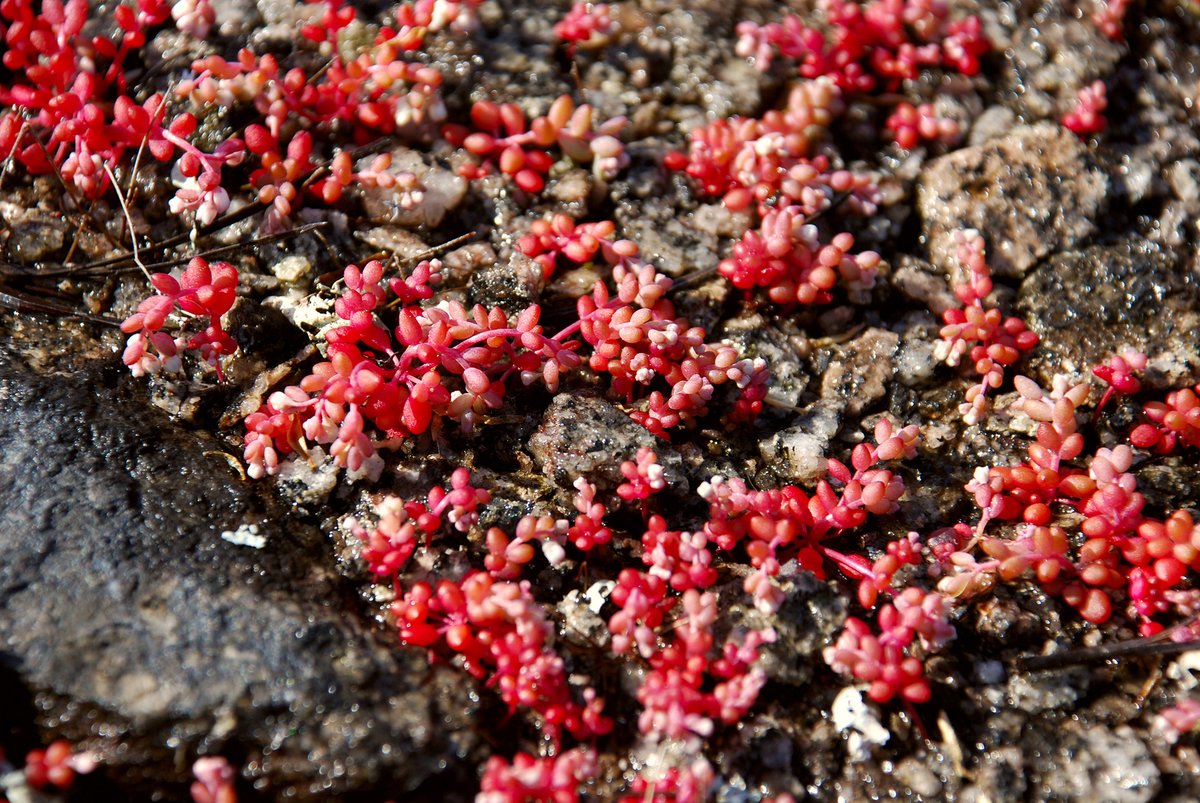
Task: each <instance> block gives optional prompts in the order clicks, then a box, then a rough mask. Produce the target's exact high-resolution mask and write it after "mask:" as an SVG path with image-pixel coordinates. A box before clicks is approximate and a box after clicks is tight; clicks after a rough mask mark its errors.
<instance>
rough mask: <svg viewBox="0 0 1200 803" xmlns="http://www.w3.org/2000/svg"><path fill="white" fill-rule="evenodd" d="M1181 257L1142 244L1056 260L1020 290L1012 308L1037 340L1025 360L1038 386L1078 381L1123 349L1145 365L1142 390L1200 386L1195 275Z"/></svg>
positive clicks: (1198, 282) (1199, 294) (1198, 280)
mask: <svg viewBox="0 0 1200 803" xmlns="http://www.w3.org/2000/svg"><path fill="white" fill-rule="evenodd" d="M1182 261H1183V260H1182V255H1180V254H1177V253H1172V252H1170V251H1168V250H1166V249H1164V248H1161V247H1159V246H1157V245H1155V244H1153V243H1150V242H1146V241H1133V242H1125V243H1120V244H1117V245H1112V246H1096V247H1093V248H1088V249H1085V250H1083V251H1070V252H1066V253H1062V254H1057V255H1055V256H1053V257H1051V258H1050V259H1048V260H1047V261H1046V263H1045V264H1044V265H1042V266H1040V267H1039V268H1038V269H1037V270H1035V271H1034V272H1033V273H1031V274H1030V275H1029V276H1028V277H1027V278H1026V279H1025V282H1024V283H1023V284H1022V286H1021V291H1020V298H1021V303H1020V305H1019V308H1020V309H1021V311H1022V313H1024V314H1026V315H1027V316H1028V317H1027V318H1026V320H1027V321H1028V322H1029V325H1030V327H1032V328H1033V330H1034V331H1036V332H1037V333H1038V334H1039V335H1040V336H1041V338H1042V340H1041V343H1040V344H1039V348H1038V351H1037V354H1036V355H1033V356H1032V357H1031V359H1030V360H1029V365H1030V367H1031V369H1032V370H1033V371H1034V372H1036V376H1037V378H1038V380H1039V381H1041V382H1043V383H1045V382H1047V381H1049V380H1050V378H1051V377H1053V375H1054V374H1056V373H1064V372H1070V373H1075V374H1079V375H1082V374H1083V373H1084V372H1085V371H1086V370H1087V369H1088V368H1089V367H1090V366H1092V365H1097V364H1099V363H1101V362H1103V361H1104V360H1105V359H1107V355H1109V354H1117V353H1119V352H1121V351H1124V350H1125V349H1130V348H1132V349H1136V350H1138V351H1141V352H1143V353H1144V354H1146V356H1147V357H1148V358H1149V364H1148V365H1147V376H1146V380H1147V384H1148V385H1149V386H1151V387H1156V388H1160V389H1164V388H1173V387H1179V386H1180V385H1192V384H1195V383H1196V381H1197V380H1198V379H1200V276H1198V275H1197V274H1196V272H1195V271H1194V270H1193V269H1192V268H1191V267H1190V266H1188V265H1185V264H1181V263H1182Z"/></svg>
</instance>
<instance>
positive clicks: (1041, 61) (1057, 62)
mask: <svg viewBox="0 0 1200 803" xmlns="http://www.w3.org/2000/svg"><path fill="white" fill-rule="evenodd" d="M1122 49H1123V48H1122V46H1121V45H1120V44H1118V43H1117V42H1114V41H1112V40H1110V39H1109V38H1108V37H1106V36H1105V35H1104V34H1103V33H1102V32H1101V31H1100V29H1099V28H1097V27H1096V25H1095V23H1093V22H1092V20H1091V19H1089V18H1088V16H1087V15H1086V14H1082V15H1081V14H1077V13H1076V9H1075V8H1074V7H1072V6H1071V5H1070V4H1068V3H1061V2H1055V1H1054V0H1050V1H1049V2H1042V3H1041V4H1040V5H1039V6H1038V8H1037V10H1036V11H1035V12H1034V13H1033V15H1032V19H1031V20H1030V21H1029V23H1027V24H1025V25H1022V26H1021V28H1020V30H1019V32H1018V33H1017V36H1016V41H1014V42H1013V47H1012V50H1011V51H1010V52H1009V54H1007V56H1008V57H1007V58H1006V59H1005V62H1004V69H1003V70H1002V72H1001V79H1000V81H1001V85H1002V86H1004V87H1005V88H1007V89H1009V90H1011V95H1009V97H1011V98H1012V101H1011V104H1012V106H1014V107H1015V109H1016V111H1017V114H1018V115H1020V116H1021V117H1022V118H1024V119H1026V120H1036V119H1039V118H1047V117H1050V118H1055V119H1058V118H1061V117H1062V115H1063V114H1065V113H1066V112H1068V111H1070V110H1071V109H1073V108H1074V107H1075V104H1076V102H1077V99H1078V95H1079V90H1080V89H1082V88H1083V87H1085V86H1088V85H1089V84H1091V83H1092V82H1093V81H1095V80H1096V79H1097V78H1103V77H1105V76H1106V75H1108V74H1110V73H1111V72H1112V69H1113V67H1114V66H1116V63H1117V60H1118V59H1120V57H1121V51H1122Z"/></svg>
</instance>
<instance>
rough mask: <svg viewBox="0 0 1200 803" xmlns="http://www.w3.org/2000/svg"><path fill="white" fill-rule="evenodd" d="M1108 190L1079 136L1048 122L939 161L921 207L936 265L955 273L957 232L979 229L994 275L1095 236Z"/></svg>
mask: <svg viewBox="0 0 1200 803" xmlns="http://www.w3.org/2000/svg"><path fill="white" fill-rule="evenodd" d="M1108 193H1109V179H1108V176H1107V175H1106V174H1105V173H1104V172H1103V171H1102V170H1100V168H1099V167H1097V166H1096V164H1095V162H1094V160H1093V159H1092V157H1091V156H1090V155H1089V154H1088V152H1087V151H1086V149H1085V148H1084V147H1083V145H1082V144H1080V142H1079V139H1078V137H1076V136H1075V135H1074V134H1072V133H1071V132H1069V131H1067V130H1066V129H1065V128H1061V127H1060V126H1057V125H1051V124H1045V125H1038V126H1033V127H1029V128H1021V129H1017V130H1016V131H1014V132H1013V133H1012V134H1011V135H1010V136H1008V137H1005V138H1004V139H998V140H992V141H990V142H987V143H985V144H983V145H977V146H974V147H971V148H963V149H962V150H958V151H955V152H954V153H951V154H948V155H946V156H943V157H941V158H939V159H935V160H933V161H932V162H930V163H929V164H928V165H927V166H926V168H925V170H924V171H923V172H922V174H921V179H920V182H919V184H918V186H917V204H918V207H919V209H920V213H921V218H922V225H923V226H924V230H925V236H926V237H927V238H928V245H929V256H930V260H931V261H932V262H933V263H934V264H935V265H937V266H938V267H940V268H941V269H942V270H945V271H950V272H951V273H952V275H955V274H954V273H953V272H954V271H957V270H958V257H957V246H956V245H955V243H954V233H955V232H956V231H958V230H960V229H978V230H979V231H980V232H982V233H983V237H984V240H985V241H986V243H987V258H988V265H989V266H990V267H991V268H992V272H993V274H995V275H996V276H1008V277H1013V276H1016V277H1019V276H1023V275H1024V274H1025V273H1026V272H1027V271H1028V270H1029V269H1030V268H1032V267H1033V266H1034V265H1035V264H1036V263H1037V262H1038V260H1041V259H1043V258H1045V257H1046V256H1048V255H1049V254H1052V253H1055V252H1057V251H1061V250H1064V249H1070V248H1075V247H1077V246H1079V245H1081V244H1083V243H1085V242H1086V241H1087V240H1088V239H1089V238H1091V237H1093V236H1094V235H1095V234H1096V233H1097V231H1098V229H1097V225H1096V221H1097V219H1098V218H1099V216H1100V215H1102V214H1103V213H1104V211H1105V209H1106V208H1107V203H1108Z"/></svg>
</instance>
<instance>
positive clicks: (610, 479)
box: [529, 393, 687, 492]
mask: <svg viewBox="0 0 1200 803" xmlns="http://www.w3.org/2000/svg"><path fill="white" fill-rule="evenodd" d="M642 446H651V447H654V449H655V451H656V452H657V453H658V462H659V463H661V464H662V465H663V467H664V469H665V470H666V474H665V476H666V480H667V484H668V486H669V487H671V488H672V489H674V490H675V491H677V492H684V491H686V490H687V481H686V480H685V479H684V478H683V476H682V475H681V474H680V465H681V460H680V457H679V455H678V454H676V453H675V452H672V451H670V450H668V449H664V448H662V441H660V440H658V439H657V438H655V437H654V436H653V435H651V434H650V431H649V430H647V429H646V428H645V427H643V426H642V425H641V424H638V423H637V422H636V421H634V420H633V419H632V418H630V417H629V416H627V415H626V414H625V413H623V412H621V411H620V410H618V409H617V408H616V407H615V406H613V405H612V404H611V403H609V402H607V401H605V400H604V399H601V398H598V397H596V396H588V395H583V394H576V393H559V394H558V395H557V396H555V397H554V401H552V402H550V407H549V408H548V409H547V410H546V415H545V417H544V418H543V419H542V425H541V426H540V427H539V428H538V431H537V432H536V433H534V436H533V437H532V438H530V439H529V451H530V453H532V454H533V457H534V459H535V460H536V461H537V463H538V465H540V466H541V469H542V473H544V474H545V475H546V476H547V477H549V478H550V481H551V482H553V483H554V484H555V485H557V486H559V487H560V488H566V489H570V488H571V485H572V483H574V482H575V480H576V478H578V477H586V478H587V479H588V481H589V482H594V483H596V485H597V486H599V487H600V488H606V489H613V488H616V487H617V485H619V484H621V483H622V482H624V481H625V479H624V477H623V476H622V475H621V463H622V462H623V461H625V460H632V459H633V458H634V456H635V455H636V454H637V451H638V449H639V448H640V447H642Z"/></svg>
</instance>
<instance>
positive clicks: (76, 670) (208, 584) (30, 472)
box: [0, 348, 477, 800]
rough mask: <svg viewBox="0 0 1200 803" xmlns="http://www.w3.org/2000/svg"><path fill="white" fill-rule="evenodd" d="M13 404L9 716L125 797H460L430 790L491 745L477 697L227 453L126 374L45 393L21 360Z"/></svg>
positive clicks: (56, 374)
mask: <svg viewBox="0 0 1200 803" xmlns="http://www.w3.org/2000/svg"><path fill="white" fill-rule="evenodd" d="M131 388H132V389H133V390H132V391H131V390H130V389H131ZM0 397H2V398H3V399H4V400H5V401H4V404H3V405H0V443H2V444H3V448H2V453H3V458H2V462H0V522H2V528H3V529H2V531H3V532H4V534H5V558H4V560H3V561H2V562H0V667H2V672H0V674H2V675H3V677H4V679H5V685H6V686H7V685H9V684H12V685H13V686H15V688H7V689H5V690H4V696H5V699H14V700H15V699H19V698H20V697H29V696H31V695H34V694H37V695H40V696H39V701H41V702H42V708H43V710H42V711H41V712H40V717H41V722H42V724H44V725H45V726H46V727H50V726H51V724H52V726H53V729H54V733H55V735H56V736H63V737H66V738H69V739H71V740H73V741H77V742H80V743H82V744H84V745H86V746H87V747H88V748H89V749H92V750H94V751H96V752H97V753H98V754H99V755H100V758H101V760H102V769H101V772H102V773H103V774H104V775H105V776H107V777H108V778H109V779H111V780H112V781H113V782H114V783H117V784H120V785H121V786H120V788H121V789H122V792H121V796H123V797H125V799H135V798H136V799H149V797H150V795H152V794H153V795H163V796H165V797H167V798H168V799H174V798H175V797H183V794H182V792H183V787H181V786H180V784H181V783H184V782H185V781H186V778H187V773H188V770H189V767H190V765H191V762H192V760H194V759H195V758H196V757H197V756H198V755H199V754H202V753H203V754H209V753H219V754H224V755H228V756H230V757H231V759H232V760H233V761H234V763H235V764H237V765H238V766H241V767H243V768H244V769H243V774H244V776H245V777H246V778H247V779H249V780H253V781H254V785H255V786H256V788H258V789H259V790H260V792H261V793H262V794H263V795H265V796H266V797H267V798H270V799H290V800H304V799H315V798H317V797H322V798H324V799H328V797H329V796H331V795H332V796H338V795H344V794H349V793H351V792H355V791H363V790H367V789H375V788H389V789H391V790H394V791H393V793H394V794H400V795H407V794H410V793H411V794H413V795H417V796H418V797H419V794H420V793H419V791H418V790H420V789H421V788H422V786H423V785H425V784H433V783H437V784H439V785H443V786H445V785H447V784H449V785H450V787H451V789H453V786H454V783H455V782H454V781H453V780H444V779H443V780H432V779H436V778H439V776H443V775H444V774H445V772H446V771H447V769H448V768H453V767H456V766H458V765H459V762H460V761H462V760H464V759H468V758H469V757H470V754H471V753H472V752H473V751H474V749H475V748H476V746H477V737H476V735H475V732H474V730H473V728H472V727H471V722H470V718H471V715H472V712H473V710H474V705H473V704H472V702H471V700H470V688H469V684H465V683H463V681H462V678H461V676H460V675H459V674H458V673H457V672H455V671H454V670H452V669H450V668H449V667H445V666H433V667H430V666H429V665H428V664H427V662H426V660H425V658H424V656H423V655H422V654H420V652H418V651H406V650H401V649H399V648H397V647H396V646H395V644H394V643H393V642H392V639H391V636H390V635H389V634H387V633H385V632H382V631H381V629H380V628H379V627H378V626H376V625H375V624H374V623H373V622H372V621H371V620H370V618H369V616H368V615H366V612H364V611H361V610H358V609H357V608H358V606H357V603H356V598H355V594H354V591H353V589H352V588H351V587H350V585H351V584H348V583H346V582H343V581H342V580H341V579H340V578H339V576H338V575H337V574H336V573H335V571H334V570H333V568H332V562H331V560H330V558H329V555H328V552H329V547H328V544H327V543H326V541H325V539H324V537H323V536H322V535H321V534H320V533H319V532H318V530H317V529H316V528H314V527H312V526H310V525H305V524H304V523H303V522H297V521H294V520H289V516H288V514H287V510H286V509H285V508H284V506H283V505H281V504H278V503H275V502H273V501H271V500H270V499H269V498H268V497H267V496H266V495H264V492H263V490H262V487H263V486H260V485H255V484H249V483H246V482H244V481H240V480H238V478H237V474H236V473H235V472H234V470H233V469H232V468H231V466H230V463H229V456H228V455H226V454H225V453H224V451H223V450H222V447H221V445H220V444H219V443H218V442H216V441H214V440H213V439H211V438H209V437H204V436H200V435H196V434H193V433H189V432H181V431H178V429H177V428H176V427H173V426H172V425H170V424H169V423H168V422H167V421H166V420H165V418H164V417H162V416H161V415H160V414H158V413H157V412H156V411H154V410H152V409H149V408H148V407H147V405H146V402H145V395H144V392H143V391H140V390H138V389H137V384H136V382H134V381H133V380H131V379H129V378H128V377H126V376H125V375H124V373H123V372H122V371H121V370H120V366H119V364H118V363H117V362H116V361H115V360H109V361H104V362H90V363H83V364H82V365H80V366H79V367H77V369H76V370H75V371H73V372H71V373H67V372H60V371H48V372H46V371H43V372H40V373H38V374H35V373H34V372H33V371H31V370H30V369H29V368H28V367H27V366H26V365H25V364H24V363H23V362H22V361H21V360H20V358H17V357H14V356H13V355H12V354H11V353H10V351H9V350H8V349H7V348H6V349H3V350H0ZM250 525H254V526H256V527H257V532H252V531H250V530H248V529H247V528H248V527H249V526H250ZM239 528H242V529H241V534H242V535H251V536H255V535H257V536H258V537H260V538H263V539H265V543H263V544H262V545H261V548H255V547H253V546H247V545H237V544H235V543H232V542H231V541H229V540H227V539H228V538H231V537H232V538H234V539H235V540H236V537H237V536H235V535H233V533H234V532H237V531H239ZM223 533H226V534H225V535H223ZM131 785H132V786H131ZM468 785H470V784H468ZM451 796H453V795H451ZM114 799H115V798H114ZM406 799H409V798H406Z"/></svg>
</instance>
